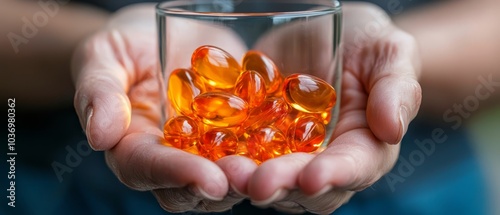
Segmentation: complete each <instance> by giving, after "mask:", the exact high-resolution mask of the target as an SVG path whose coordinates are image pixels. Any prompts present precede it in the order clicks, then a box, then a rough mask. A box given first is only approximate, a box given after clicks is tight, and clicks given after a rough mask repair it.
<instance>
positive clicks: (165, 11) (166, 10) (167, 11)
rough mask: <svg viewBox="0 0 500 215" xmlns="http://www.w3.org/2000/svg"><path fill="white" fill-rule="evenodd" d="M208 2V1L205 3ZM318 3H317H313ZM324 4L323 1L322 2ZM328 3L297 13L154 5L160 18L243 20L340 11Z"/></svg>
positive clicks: (170, 2) (171, 2) (176, 1)
mask: <svg viewBox="0 0 500 215" xmlns="http://www.w3.org/2000/svg"><path fill="white" fill-rule="evenodd" d="M206 2H208V1H206ZM281 2H284V3H290V2H291V1H290V0H288V1H281ZM314 2H318V1H313V2H312V3H314ZM323 2H325V1H323ZM328 2H332V4H333V5H324V4H319V3H316V4H318V5H320V6H322V8H320V9H311V10H298V11H285V12H283V11H280V12H278V11H277V12H200V11H188V10H176V9H172V8H173V7H176V6H183V5H196V4H203V3H201V2H200V1H195V0H166V1H162V2H159V3H158V4H156V7H155V8H156V14H157V15H160V16H181V17H198V18H201V17H207V18H208V17H213V18H215V17H220V18H237V17H240V18H241V17H245V18H255V17H257V18H258V17H281V16H282V17H297V16H300V17H303V16H319V15H324V14H329V13H334V12H336V11H338V10H340V7H341V3H340V1H337V0H331V1H328Z"/></svg>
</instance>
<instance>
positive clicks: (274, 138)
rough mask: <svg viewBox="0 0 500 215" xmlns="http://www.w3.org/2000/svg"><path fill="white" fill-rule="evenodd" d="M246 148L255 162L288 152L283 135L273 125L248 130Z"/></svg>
mask: <svg viewBox="0 0 500 215" xmlns="http://www.w3.org/2000/svg"><path fill="white" fill-rule="evenodd" d="M247 150H248V155H249V157H250V158H252V159H254V160H255V161H257V163H260V162H264V161H266V160H268V159H271V158H275V157H278V156H280V155H284V154H288V153H290V149H289V148H288V145H287V142H286V139H285V135H284V134H283V132H281V131H280V130H278V129H277V128H275V127H273V126H265V127H260V128H258V129H256V130H253V131H251V132H249V137H248V139H247Z"/></svg>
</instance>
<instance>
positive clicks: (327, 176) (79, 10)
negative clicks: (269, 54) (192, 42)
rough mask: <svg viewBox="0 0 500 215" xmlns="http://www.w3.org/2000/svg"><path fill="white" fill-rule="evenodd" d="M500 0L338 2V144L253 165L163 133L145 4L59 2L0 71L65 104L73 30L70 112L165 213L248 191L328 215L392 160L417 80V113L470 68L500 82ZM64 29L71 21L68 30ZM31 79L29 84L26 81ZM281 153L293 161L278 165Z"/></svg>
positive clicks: (22, 93) (441, 101) (462, 81)
mask: <svg viewBox="0 0 500 215" xmlns="http://www.w3.org/2000/svg"><path fill="white" fill-rule="evenodd" d="M2 4H3V6H5V7H0V11H2V12H1V13H0V14H1V16H2V18H1V19H0V20H21V18H22V16H27V17H30V16H32V15H33V13H35V12H36V11H38V10H39V9H38V6H37V5H36V3H34V2H24V1H23V2H18V1H6V2H3V3H2ZM499 4H500V2H499V1H495V0H492V1H488V0H483V1H466V0H462V1H448V2H444V3H442V4H438V5H435V6H433V7H432V8H424V9H422V10H416V11H413V12H410V13H405V14H404V15H401V16H397V17H395V18H394V23H391V22H385V21H383V20H384V18H383V16H380V14H381V11H380V9H378V8H376V7H373V6H370V5H366V4H361V5H360V4H347V3H345V4H344V11H345V12H344V16H345V18H344V21H345V22H344V33H345V35H344V37H343V38H344V42H345V43H346V44H353V45H352V46H349V45H346V47H345V53H346V56H349V58H345V59H344V66H345V71H344V72H345V75H344V80H343V91H342V93H343V94H342V98H343V101H342V111H341V119H340V121H339V125H338V126H337V130H336V133H335V135H336V137H337V138H336V140H335V141H336V142H335V144H331V146H330V147H329V148H328V149H326V150H325V151H323V152H322V153H320V154H314V155H311V154H300V153H298V154H293V155H288V156H283V157H281V158H279V159H275V160H272V161H269V162H266V163H264V164H263V165H261V166H259V167H257V166H256V165H255V164H254V163H253V162H252V161H250V160H248V159H245V158H242V157H235V156H230V157H225V158H223V159H221V160H219V161H217V162H216V163H212V162H208V161H207V160H205V159H202V158H200V157H198V156H193V155H189V154H187V153H185V152H182V151H180V150H175V149H166V148H167V147H164V146H161V145H160V144H159V143H160V141H161V137H162V134H161V131H160V130H159V129H158V116H157V114H156V113H158V110H156V109H155V108H156V107H157V106H156V105H154V103H155V102H157V100H156V99H157V95H155V94H154V92H155V86H154V84H155V83H156V81H154V78H153V77H154V76H153V73H154V72H153V71H155V69H156V62H155V61H154V59H155V58H156V57H157V56H156V55H154V54H153V53H156V52H157V50H156V48H155V47H156V45H157V44H156V43H155V41H154V40H153V39H151V38H155V37H156V34H155V33H154V32H153V30H154V12H153V11H152V9H151V8H152V5H142V6H132V7H129V8H126V9H122V10H121V11H120V12H118V13H117V14H114V15H113V16H112V17H108V14H106V13H105V12H102V11H100V10H97V9H95V8H91V7H82V6H81V5H75V4H72V3H69V4H68V5H66V6H64V7H61V12H59V13H58V15H57V17H56V18H53V19H52V21H50V22H49V24H48V25H47V26H46V27H44V28H43V29H42V30H40V31H39V33H38V34H37V36H36V37H34V38H32V39H31V40H30V42H29V43H28V44H23V45H21V46H20V53H19V54H17V55H16V54H14V53H13V51H12V50H11V49H10V44H9V43H8V41H5V40H0V42H1V43H0V44H2V47H8V48H6V49H0V54H1V56H2V57H1V58H0V59H2V60H0V68H4V69H5V68H6V71H7V72H5V73H4V72H2V73H0V77H1V78H0V82H1V84H0V86H2V87H5V90H0V92H6V93H7V94H6V95H5V96H12V95H15V96H16V97H17V98H20V97H22V98H24V99H23V100H24V101H27V102H29V101H31V102H32V104H30V107H33V108H38V109H39V108H57V107H63V106H66V105H67V104H68V101H69V100H70V99H71V97H72V95H73V93H72V92H73V87H72V86H71V84H64V83H69V80H70V76H69V73H68V71H69V65H68V63H67V62H69V57H70V56H71V53H73V52H74V49H75V47H77V44H78V43H80V42H82V41H83V43H82V44H81V45H80V48H79V49H78V50H77V51H76V52H75V55H74V60H73V69H72V70H73V81H74V84H75V88H74V89H76V95H75V103H74V104H75V109H76V112H77V113H78V115H79V117H80V122H81V124H82V127H83V128H84V130H85V131H86V134H87V137H88V139H89V142H90V145H91V146H92V147H93V148H94V149H95V150H105V151H106V159H107V161H108V165H109V166H110V168H111V169H112V170H113V171H114V172H115V174H116V175H117V177H118V178H119V179H120V180H121V181H122V182H123V183H124V184H126V185H128V186H129V187H131V188H133V189H137V190H152V192H153V193H154V194H155V195H156V196H157V199H158V202H159V203H160V205H161V206H162V207H163V208H165V209H166V210H168V211H177V212H179V211H188V210H198V211H222V210H226V209H228V208H230V207H232V206H233V205H234V204H235V203H237V202H239V201H240V200H241V199H243V198H250V199H252V201H253V202H254V204H256V205H259V206H263V207H266V206H271V207H275V208H277V209H279V210H283V211H287V212H301V211H303V210H305V209H306V210H308V211H312V212H318V213H328V212H331V211H333V210H335V209H336V208H337V207H338V206H340V205H341V204H342V203H345V202H346V201H347V200H348V199H349V198H350V196H352V195H353V193H354V192H355V191H358V190H361V189H363V188H365V187H367V186H369V185H371V184H372V183H373V182H375V181H376V180H377V179H378V178H380V176H381V175H382V174H384V173H385V172H387V171H388V170H389V169H390V168H391V167H392V165H393V164H394V161H395V159H396V157H397V153H398V150H399V146H398V145H391V144H395V143H398V142H399V141H400V139H401V137H402V136H403V134H404V131H405V130H406V128H407V126H408V123H409V122H410V120H411V119H412V118H413V116H414V115H415V114H416V112H417V110H418V107H419V105H418V102H419V101H420V98H419V96H420V94H419V89H418V84H416V83H415V80H418V81H419V83H420V84H421V86H422V88H423V92H424V97H423V103H422V107H421V108H422V110H421V113H423V114H431V115H432V114H433V115H432V116H438V117H441V116H440V114H442V113H443V112H444V111H443V110H444V109H446V108H449V107H451V106H452V105H453V103H455V102H457V101H461V100H463V98H465V97H466V96H469V95H470V94H471V92H473V90H474V89H473V88H474V87H475V86H476V85H477V84H478V82H477V77H478V76H479V75H493V80H500V77H499V75H500V72H499V71H500V64H499V61H498V58H497V57H496V56H499V54H500V53H499V50H500V40H498V39H497V38H498V37H499V36H500V27H499V26H498V24H497V22H494V21H492V20H498V19H499V18H500V17H499V16H500V13H499V10H500V9H499V8H500V7H499ZM6 5H7V6H6ZM2 9H3V10H2ZM19 11H20V12H19ZM478 11H481V12H480V13H478ZM353 14H355V15H353ZM478 14H479V15H478ZM127 17H133V19H132V20H131V19H130V18H127ZM348 17H351V18H348ZM89 20H91V21H89ZM373 20H382V22H376V23H385V25H384V27H383V28H381V29H383V30H380V31H379V33H378V34H377V35H376V36H373V37H370V39H368V40H363V41H362V42H359V41H358V42H356V41H355V40H354V37H355V36H356V31H353V30H354V29H356V27H358V28H359V29H361V30H363V29H365V27H366V24H367V23H370V22H373ZM457 20H459V21H457ZM64 21H67V22H64ZM457 22H458V23H460V25H456V23H457ZM89 23H93V24H89ZM104 25H106V26H107V27H106V28H102V27H103V26H104ZM1 26H2V28H1V29H0V31H1V32H3V33H2V34H3V35H6V34H7V32H16V33H19V32H18V31H19V29H20V27H19V26H20V25H15V24H12V25H1ZM74 26H79V28H78V29H79V31H67V29H72V27H74ZM396 26H397V27H396ZM101 28H102V29H101ZM400 29H403V30H405V31H406V32H409V33H410V34H411V35H412V36H410V35H408V34H407V33H404V32H403V31H401V30H400ZM462 29H473V30H468V31H465V33H466V35H465V36H462V37H458V36H457V35H464V31H463V30H462ZM96 31H97V33H95V34H93V36H90V37H89V35H90V34H92V33H94V32H96ZM51 32H59V33H58V34H55V35H57V38H59V41H64V42H63V43H61V44H59V45H57V46H51V47H46V46H43V44H46V43H45V42H44V38H53V37H54V34H53V33H51ZM457 32H459V34H457ZM84 38H87V39H86V40H85V41H84ZM216 39H217V38H214V41H215V40H216ZM222 39H223V40H224V42H225V41H226V40H227V42H231V43H234V44H238V41H234V40H231V39H230V38H222ZM351 40H352V41H351ZM37 44H38V45H37ZM382 47H387V48H385V49H384V48H382ZM47 49H50V50H51V53H50V54H48V53H47V52H46V50H47ZM463 50H467V51H463ZM234 51H235V52H237V51H238V48H236V50H234ZM240 51H244V50H240ZM417 51H418V56H417V54H415V53H416V52H417ZM54 53H57V54H54ZM419 59H421V64H420V63H419ZM373 65H376V66H373ZM420 65H421V66H420ZM41 68H42V69H41ZM420 68H421V71H422V72H419V71H420ZM38 71H43V72H38ZM14 72H15V74H16V75H15V76H12V74H14ZM19 77H20V78H22V80H19V79H17V78H19ZM26 77H30V78H26ZM450 77H453V81H450ZM15 83H24V84H23V85H19V84H15ZM38 84H40V85H38ZM18 86H22V87H18ZM31 86H37V87H33V88H27V87H31ZM151 86H153V87H151ZM388 86H390V87H388ZM38 89H45V90H38ZM51 89H53V90H52V91H51ZM408 95H411V96H408ZM499 95H500V93H499V91H495V92H493V93H492V97H491V98H490V99H488V100H487V101H485V103H484V104H487V105H483V103H481V107H484V106H490V105H491V104H498V101H500V99H498V98H500V96H499ZM40 98H43V101H40ZM349 98H356V99H349ZM408 98H409V99H408ZM387 101H391V102H387ZM400 107H405V108H403V109H400ZM400 110H405V111H400ZM400 113H404V114H400ZM400 115H402V116H403V117H402V120H401V121H400V120H399V119H400ZM401 122H402V123H401ZM377 125H378V126H377ZM380 125H383V126H380ZM386 143H389V144H386ZM284 164H287V165H290V164H291V165H290V166H292V167H293V168H290V169H289V170H288V171H282V169H283V168H280V167H281V166H283V165H284ZM145 167H146V168H145ZM325 169H326V170H325ZM187 170H189V171H187ZM270 172H271V173H273V174H270ZM274 174H276V175H274ZM200 176H201V177H200ZM282 179H286V180H282ZM257 188H259V189H257ZM263 188H265V189H263ZM299 190H300V192H299ZM180 200H182V201H180Z"/></svg>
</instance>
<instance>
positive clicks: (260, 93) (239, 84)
mask: <svg viewBox="0 0 500 215" xmlns="http://www.w3.org/2000/svg"><path fill="white" fill-rule="evenodd" d="M234 95H236V96H238V97H240V98H242V99H243V100H245V101H247V103H248V106H249V108H255V107H258V106H259V105H260V104H262V102H263V101H264V99H265V98H266V85H265V83H264V78H262V76H261V75H260V74H259V73H257V72H256V71H253V70H247V71H245V72H243V73H241V75H240V77H238V80H237V81H236V85H235V87H234Z"/></svg>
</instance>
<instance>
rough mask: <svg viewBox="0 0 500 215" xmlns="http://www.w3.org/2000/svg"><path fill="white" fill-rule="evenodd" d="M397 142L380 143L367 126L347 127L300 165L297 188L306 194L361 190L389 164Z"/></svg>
mask: <svg viewBox="0 0 500 215" xmlns="http://www.w3.org/2000/svg"><path fill="white" fill-rule="evenodd" d="M399 146H400V145H399V144H398V145H389V144H384V143H383V142H381V141H380V140H378V139H377V138H376V137H375V136H374V135H373V134H372V133H371V131H370V130H369V129H362V128H361V129H356V130H352V131H349V132H347V133H345V134H343V135H341V136H339V137H337V139H335V140H334V141H333V142H332V143H331V144H330V145H329V146H328V147H327V148H326V149H325V150H324V151H323V152H321V153H320V154H318V155H317V156H316V157H315V158H314V159H313V160H312V161H311V162H309V164H308V165H307V166H306V167H304V170H303V171H302V172H301V174H300V176H299V185H300V188H301V189H302V191H303V192H304V193H305V194H306V195H310V196H319V195H322V194H324V193H326V192H329V191H330V190H332V189H336V190H340V191H342V190H345V191H358V190H362V189H364V188H366V187H368V186H370V185H371V184H373V183H374V182H375V181H377V180H378V179H379V178H380V177H381V176H382V175H383V174H385V173H387V172H388V171H389V170H390V169H391V168H392V166H393V165H394V163H395V162H396V159H397V156H398V153H399Z"/></svg>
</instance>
